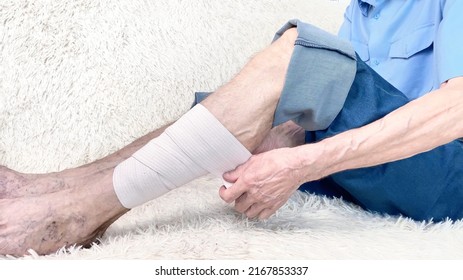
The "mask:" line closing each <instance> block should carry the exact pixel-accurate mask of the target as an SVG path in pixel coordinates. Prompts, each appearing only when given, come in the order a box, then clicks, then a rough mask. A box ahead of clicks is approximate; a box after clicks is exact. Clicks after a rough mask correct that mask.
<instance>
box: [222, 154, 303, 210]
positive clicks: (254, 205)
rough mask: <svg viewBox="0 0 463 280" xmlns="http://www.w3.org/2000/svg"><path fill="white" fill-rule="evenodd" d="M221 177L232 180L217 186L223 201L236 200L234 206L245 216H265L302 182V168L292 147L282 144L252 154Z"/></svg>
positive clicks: (284, 201)
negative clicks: (229, 185)
mask: <svg viewBox="0 0 463 280" xmlns="http://www.w3.org/2000/svg"><path fill="white" fill-rule="evenodd" d="M223 178H224V179H225V181H227V182H230V183H233V185H232V186H231V187H230V188H228V189H226V188H225V187H223V186H222V188H220V190H219V194H220V197H221V198H222V199H223V200H224V201H226V202H227V203H231V202H233V201H235V209H236V210H237V211H238V212H240V213H243V214H246V216H247V217H248V218H255V217H258V218H259V219H267V218H269V217H270V216H271V215H272V214H274V213H275V212H276V211H277V210H278V209H279V208H280V207H281V206H283V204H285V203H286V201H287V200H288V199H289V197H290V196H291V195H292V194H293V192H294V191H295V190H296V189H297V188H298V187H299V185H300V184H301V183H303V179H304V172H303V169H302V165H301V163H300V162H299V156H298V155H297V154H295V152H294V150H293V149H291V148H282V149H276V150H271V151H268V152H265V153H261V154H258V155H254V156H252V157H251V158H250V159H249V160H248V161H247V162H245V163H244V164H242V165H240V166H238V167H237V168H236V169H235V170H233V171H230V172H227V173H225V174H224V176H223Z"/></svg>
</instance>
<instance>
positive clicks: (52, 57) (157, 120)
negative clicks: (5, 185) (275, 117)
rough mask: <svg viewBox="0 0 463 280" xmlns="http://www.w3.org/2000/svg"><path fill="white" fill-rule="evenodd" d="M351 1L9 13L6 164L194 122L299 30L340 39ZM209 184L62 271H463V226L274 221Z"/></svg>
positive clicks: (109, 147)
mask: <svg viewBox="0 0 463 280" xmlns="http://www.w3.org/2000/svg"><path fill="white" fill-rule="evenodd" d="M346 4H347V2H346V1H345V0H340V1H330V0H292V1H283V0H258V1H246V0H221V1H211V0H151V1H145V0H118V1H111V0H101V1H93V0H38V1H37V0H36V1H32V0H4V1H2V2H1V3H0V40H1V41H0V164H1V165H6V166H8V167H10V168H13V169H16V170H19V171H23V172H35V173H41V172H48V171H56V170H61V169H64V168H69V167H73V166H78V165H81V164H84V163H87V162H90V161H93V160H95V159H98V158H100V157H103V156H104V155H106V154H108V153H110V152H113V151H115V150H117V149H118V148H121V147H123V146H124V145H126V144H128V143H129V142H131V141H133V140H134V139H135V138H137V137H139V136H141V135H143V134H145V133H147V132H148V131H151V130H153V129H155V128H157V127H159V126H160V125H162V124H164V123H166V122H168V121H170V120H173V119H175V118H176V117H178V116H179V115H180V114H181V113H183V112H185V111H186V110H187V109H188V108H189V106H190V104H191V102H192V100H193V92H194V91H198V90H206V91H210V90H214V89H216V88H217V87H218V86H219V85H221V84H222V83H224V82H226V81H227V80H229V79H230V77H232V75H233V74H235V73H236V72H237V71H238V69H239V68H240V67H241V66H242V65H243V64H244V63H245V62H246V61H247V59H248V58H249V57H250V56H252V55H253V54H254V53H255V52H256V51H258V50H260V49H262V48H263V47H264V46H266V45H267V44H268V43H269V42H270V41H271V39H272V37H273V34H274V32H275V31H276V30H277V29H278V28H279V27H280V26H281V25H283V24H284V23H285V21H286V20H287V19H290V18H300V19H303V20H305V21H308V22H311V23H314V24H316V25H319V26H321V27H324V28H325V29H327V30H329V31H331V32H335V31H336V29H337V28H338V27H339V24H340V23H341V20H342V14H343V11H344V8H345V6H346ZM219 185H220V182H219V181H217V180H216V179H213V178H211V177H204V178H200V179H198V180H196V181H194V182H192V183H191V184H189V185H187V186H185V187H183V188H181V189H178V190H176V191H173V192H171V193H169V194H168V195H166V196H164V197H162V198H160V199H157V200H155V201H153V202H151V203H148V204H146V205H144V206H143V207H138V208H136V209H134V210H133V211H131V212H130V213H129V214H127V215H126V216H124V217H123V218H121V219H120V220H119V221H117V222H116V223H115V224H114V225H113V226H111V227H110V228H109V230H108V232H107V234H105V235H104V237H103V238H102V240H101V244H100V245H95V246H93V247H92V248H90V249H85V250H84V249H79V248H74V249H71V250H70V252H67V253H65V252H58V253H57V254H56V255H51V256H45V257H37V256H34V255H32V256H30V257H28V258H31V257H33V258H35V257H37V258H52V259H105V258H123V259H133V258H150V259H340V258H341V259H344V258H348V259H350V258H356V259H358V258H361V259H363V258H368V259H370V258H442V259H447V258H462V257H463V250H461V249H462V248H463V223H462V222H457V223H453V224H452V223H450V222H445V223H440V224H429V223H418V222H414V221H411V220H408V219H403V218H400V217H384V216H379V215H375V214H370V213H366V212H364V211H362V210H360V209H358V208H357V207H355V206H353V205H349V204H346V203H344V202H343V201H340V200H330V199H325V198H320V197H315V196H310V195H306V194H302V193H298V194H296V195H295V196H294V197H293V198H292V199H291V200H290V201H289V202H288V203H287V204H286V205H285V206H284V207H283V208H282V209H281V210H280V211H279V212H278V213H277V215H276V216H274V217H273V218H271V219H270V220H269V221H267V222H256V221H251V220H247V219H245V218H243V217H242V216H240V215H238V214H237V213H236V212H234V211H233V209H232V207H231V206H229V205H226V204H225V203H224V202H222V201H221V200H220V198H219V196H218V194H217V190H218V186H219Z"/></svg>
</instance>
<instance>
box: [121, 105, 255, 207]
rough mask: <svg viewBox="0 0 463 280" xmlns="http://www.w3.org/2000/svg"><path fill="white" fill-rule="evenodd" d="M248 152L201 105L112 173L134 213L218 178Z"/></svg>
mask: <svg viewBox="0 0 463 280" xmlns="http://www.w3.org/2000/svg"><path fill="white" fill-rule="evenodd" d="M250 156H251V153H250V152H249V151H248V150H247V149H246V148H245V147H244V146H243V145H242V144H241V143H240V142H239V141H238V140H237V139H236V138H235V137H234V136H233V135H232V134H231V133H230V132H229V131H228V130H227V129H226V128H225V127H224V126H223V125H222V124H221V123H220V122H219V121H218V120H217V119H216V118H215V117H214V115H212V114H211V113H210V112H209V111H208V110H207V109H206V108H205V107H204V106H202V105H201V104H198V105H196V106H195V107H193V108H192V109H191V110H190V111H188V112H187V113H186V114H185V115H183V116H182V117H181V118H180V119H179V120H178V121H176V122H175V123H174V124H173V125H171V126H170V127H168V128H167V129H166V130H165V131H164V133H162V134H161V135H160V136H159V137H157V138H155V139H153V140H151V141H150V142H149V143H148V144H146V145H145V146H144V147H143V148H141V149H140V150H138V151H137V152H136V153H135V154H133V155H132V157H130V158H128V159H127V160H125V161H123V162H122V163H120V164H119V165H118V166H117V167H116V169H115V170H114V175H113V184H114V190H115V192H116V195H117V197H118V198H119V201H120V202H121V203H122V205H123V206H124V207H126V208H133V207H135V206H138V205H141V204H143V203H145V202H147V201H150V200H152V199H154V198H157V197H159V196H161V195H163V194H164V193H166V192H168V191H170V190H172V189H175V188H177V187H180V186H182V185H184V184H186V183H188V182H189V181H191V180H193V179H195V178H197V177H200V176H202V175H205V174H206V173H208V172H209V173H212V174H213V175H215V176H217V177H222V174H223V173H225V172H226V171H229V170H233V169H235V168H236V167H237V166H238V165H240V164H241V163H243V162H245V161H246V160H248V159H249V157H250Z"/></svg>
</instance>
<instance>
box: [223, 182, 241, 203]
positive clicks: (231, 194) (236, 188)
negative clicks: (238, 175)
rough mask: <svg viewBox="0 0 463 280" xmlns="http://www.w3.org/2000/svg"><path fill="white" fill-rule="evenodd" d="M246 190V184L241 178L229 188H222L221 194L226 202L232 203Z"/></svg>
mask: <svg viewBox="0 0 463 280" xmlns="http://www.w3.org/2000/svg"><path fill="white" fill-rule="evenodd" d="M246 190H247V189H246V185H245V184H243V183H241V181H240V180H238V181H236V182H235V183H234V184H233V185H231V187H229V188H225V187H223V188H221V189H220V192H219V195H220V197H221V198H222V199H223V200H224V201H225V202H227V203H231V202H233V201H235V200H236V199H238V197H240V196H241V195H243V194H244V193H245V192H246Z"/></svg>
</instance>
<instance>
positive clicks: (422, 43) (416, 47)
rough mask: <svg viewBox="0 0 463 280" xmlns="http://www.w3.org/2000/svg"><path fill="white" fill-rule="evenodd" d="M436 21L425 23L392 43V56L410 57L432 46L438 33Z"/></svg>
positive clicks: (390, 53)
mask: <svg viewBox="0 0 463 280" xmlns="http://www.w3.org/2000/svg"><path fill="white" fill-rule="evenodd" d="M435 31H436V26H435V24H434V23H429V24H424V25H421V26H420V27H418V28H416V29H415V30H413V31H412V32H409V33H408V34H406V35H404V36H403V37H401V38H399V39H397V40H395V41H394V42H392V43H391V48H390V50H389V57H390V58H404V59H407V58H410V57H412V56H413V55H415V54H417V53H419V52H421V51H423V50H426V49H427V48H429V47H431V46H432V45H433V42H434V38H435V35H436V32H435Z"/></svg>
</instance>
